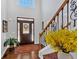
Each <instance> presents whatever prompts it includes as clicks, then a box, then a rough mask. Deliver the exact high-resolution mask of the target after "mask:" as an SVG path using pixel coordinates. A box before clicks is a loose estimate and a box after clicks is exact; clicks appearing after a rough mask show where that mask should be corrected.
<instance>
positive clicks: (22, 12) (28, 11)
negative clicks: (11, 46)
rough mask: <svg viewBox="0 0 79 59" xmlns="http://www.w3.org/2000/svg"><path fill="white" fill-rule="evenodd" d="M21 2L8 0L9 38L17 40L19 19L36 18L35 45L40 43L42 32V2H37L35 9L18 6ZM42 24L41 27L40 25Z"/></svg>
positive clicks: (36, 0) (39, 0)
mask: <svg viewBox="0 0 79 59" xmlns="http://www.w3.org/2000/svg"><path fill="white" fill-rule="evenodd" d="M18 2H19V0H8V22H9V26H8V30H9V32H8V37H15V38H17V17H28V18H34V20H35V39H34V40H35V42H34V43H35V44H37V43H39V32H40V30H41V16H40V15H41V10H40V8H41V0H35V8H23V7H21V6H19V5H18ZM39 24H40V25H39Z"/></svg>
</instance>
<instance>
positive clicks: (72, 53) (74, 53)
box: [69, 52, 77, 59]
mask: <svg viewBox="0 0 79 59" xmlns="http://www.w3.org/2000/svg"><path fill="white" fill-rule="evenodd" d="M69 54H70V55H71V56H72V58H73V59H77V53H76V52H70V53H69Z"/></svg>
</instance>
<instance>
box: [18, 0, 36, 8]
mask: <svg viewBox="0 0 79 59" xmlns="http://www.w3.org/2000/svg"><path fill="white" fill-rule="evenodd" d="M19 2H20V6H21V7H24V8H34V7H35V0H19Z"/></svg>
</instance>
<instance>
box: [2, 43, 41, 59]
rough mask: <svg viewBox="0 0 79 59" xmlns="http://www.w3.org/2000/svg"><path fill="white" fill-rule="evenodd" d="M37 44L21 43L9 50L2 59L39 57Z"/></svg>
mask: <svg viewBox="0 0 79 59" xmlns="http://www.w3.org/2000/svg"><path fill="white" fill-rule="evenodd" d="M39 49H40V46H39V45H33V44H31V45H22V46H19V47H17V48H15V51H13V52H10V53H8V54H7V56H5V57H4V58H3V59H39V57H38V51H39Z"/></svg>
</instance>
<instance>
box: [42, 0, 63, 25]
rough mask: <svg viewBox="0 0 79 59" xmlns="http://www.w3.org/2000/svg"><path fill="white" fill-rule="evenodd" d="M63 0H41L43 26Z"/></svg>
mask: <svg viewBox="0 0 79 59" xmlns="http://www.w3.org/2000/svg"><path fill="white" fill-rule="evenodd" d="M63 1H64V0H42V19H43V21H44V24H45V26H46V24H47V23H48V22H49V21H50V20H51V19H52V17H53V15H54V14H55V13H56V11H57V10H58V8H59V6H61V4H62V2H63Z"/></svg>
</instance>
